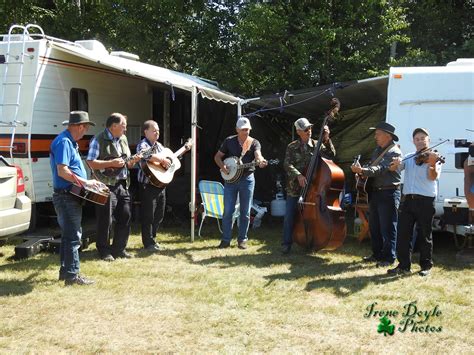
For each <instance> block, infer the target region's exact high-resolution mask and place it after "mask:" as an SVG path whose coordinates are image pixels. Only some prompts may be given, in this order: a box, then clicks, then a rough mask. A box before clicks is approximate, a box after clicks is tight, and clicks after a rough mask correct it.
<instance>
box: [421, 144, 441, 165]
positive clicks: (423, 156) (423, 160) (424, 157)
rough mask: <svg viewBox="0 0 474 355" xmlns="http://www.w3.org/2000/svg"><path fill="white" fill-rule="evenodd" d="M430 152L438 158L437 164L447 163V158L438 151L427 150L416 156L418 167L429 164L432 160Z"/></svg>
mask: <svg viewBox="0 0 474 355" xmlns="http://www.w3.org/2000/svg"><path fill="white" fill-rule="evenodd" d="M430 152H433V153H436V155H437V156H438V157H437V158H436V163H438V162H439V163H441V164H444V163H446V158H445V157H443V156H441V155H439V154H438V151H437V150H436V149H433V150H432V149H430V148H427V149H424V150H422V151H421V152H419V153H417V155H416V156H415V164H416V165H423V164H425V163H428V160H429V158H430Z"/></svg>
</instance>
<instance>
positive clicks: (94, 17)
mask: <svg viewBox="0 0 474 355" xmlns="http://www.w3.org/2000/svg"><path fill="white" fill-rule="evenodd" d="M473 7H474V5H473V3H472V1H469V0H453V1H448V2H446V1H440V0H426V1H420V0H412V1H408V0H393V1H389V0H377V1H372V0H371V1H368V0H365V1H363V0H361V1H346V0H331V1H321V0H319V1H301V0H299V1H297V0H274V1H244V0H228V1H222V0H208V1H198V0H160V1H140V0H130V1H113V0H103V1H98V0H97V1H92V0H89V1H86V0H75V1H64V0H62V1H60V0H36V1H34V0H23V1H5V2H4V3H3V4H2V7H0V11H1V13H0V15H2V16H1V17H0V26H1V28H2V29H3V31H2V32H6V31H7V30H8V28H9V27H10V25H12V24H14V23H18V24H27V23H36V24H38V25H40V26H42V27H43V29H44V30H45V32H46V33H47V34H49V35H52V36H55V37H60V38H65V39H69V40H72V41H73V40H77V39H91V38H93V39H97V40H100V41H101V42H103V43H104V45H105V46H106V47H107V48H108V49H114V50H123V51H129V52H132V53H136V54H138V55H139V56H140V58H141V60H142V61H145V62H149V63H153V64H156V65H160V66H165V67H168V68H170V69H175V70H179V71H184V72H187V73H189V74H194V75H198V76H202V77H206V78H208V79H212V80H216V81H218V82H219V83H220V84H221V86H222V87H223V88H225V89H227V90H229V91H233V92H236V93H239V94H243V95H257V94H261V93H274V92H278V91H283V90H289V89H298V88H303V87H312V86H316V85H322V84H328V83H331V82H335V81H344V80H352V79H361V78H366V77H370V76H377V75H384V74H386V73H387V72H388V69H389V67H390V66H413V65H445V64H446V63H447V62H449V61H452V60H455V59H456V58H458V57H472V56H474V37H473V32H474V31H473V26H474V25H473V23H474V8H473Z"/></svg>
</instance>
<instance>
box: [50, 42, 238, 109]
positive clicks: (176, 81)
mask: <svg viewBox="0 0 474 355" xmlns="http://www.w3.org/2000/svg"><path fill="white" fill-rule="evenodd" d="M49 44H50V46H51V47H52V48H55V49H57V50H60V51H63V52H67V53H69V54H72V55H75V56H78V57H81V58H84V59H87V60H90V61H92V62H94V63H97V64H100V65H102V66H105V67H108V68H112V69H115V70H118V71H120V72H122V73H125V74H128V75H130V76H136V77H140V78H144V79H148V80H151V81H155V82H158V83H162V84H165V85H169V86H170V87H173V88H178V89H182V90H186V91H189V92H191V91H192V89H193V87H196V88H197V91H198V93H200V94H201V96H202V97H204V98H206V99H210V100H216V101H221V102H225V103H229V104H237V103H238V102H239V101H240V98H238V97H236V96H233V95H232V94H230V93H228V92H225V91H222V90H221V89H219V87H217V86H216V85H213V84H211V83H209V82H207V81H205V80H202V79H200V78H198V77H195V76H192V75H188V74H184V73H179V72H177V71H174V70H170V69H166V68H163V67H158V66H154V65H150V64H146V63H142V62H138V61H134V60H130V59H126V58H121V57H117V56H112V55H110V54H109V53H108V52H107V51H105V50H104V51H99V50H98V51H95V50H89V49H85V48H83V47H82V46H80V45H73V44H72V43H58V42H53V41H51V42H49Z"/></svg>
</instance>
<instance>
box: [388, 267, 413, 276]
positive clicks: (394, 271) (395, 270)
mask: <svg viewBox="0 0 474 355" xmlns="http://www.w3.org/2000/svg"><path fill="white" fill-rule="evenodd" d="M409 273H410V270H407V269H404V268H401V267H400V265H398V266H397V267H394V268H393V269H388V270H387V274H389V275H408V274H409Z"/></svg>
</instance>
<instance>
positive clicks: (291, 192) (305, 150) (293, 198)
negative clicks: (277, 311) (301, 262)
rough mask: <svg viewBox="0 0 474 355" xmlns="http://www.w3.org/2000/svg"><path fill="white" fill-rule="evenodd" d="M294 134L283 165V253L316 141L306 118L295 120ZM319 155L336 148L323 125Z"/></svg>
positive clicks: (332, 153)
mask: <svg viewBox="0 0 474 355" xmlns="http://www.w3.org/2000/svg"><path fill="white" fill-rule="evenodd" d="M295 127H296V134H298V136H299V138H298V139H297V140H295V141H293V142H291V143H290V144H288V147H287V148H286V154H285V162H284V164H283V167H284V169H285V171H286V212H285V219H284V222H283V243H282V245H283V249H282V252H283V254H288V253H289V252H290V250H291V244H292V242H293V238H292V235H293V225H294V221H295V212H296V206H297V204H298V199H299V197H300V194H301V189H302V188H303V187H304V186H305V185H306V177H305V175H304V174H305V170H306V168H307V166H308V165H309V163H310V161H311V157H312V156H313V153H314V150H315V148H316V146H317V144H318V141H317V140H315V139H312V138H311V133H312V127H313V125H312V124H311V123H309V121H308V120H307V119H306V118H299V119H297V120H296V122H295ZM323 129H324V132H323V139H322V140H323V142H322V144H321V148H320V151H321V155H322V156H323V157H324V158H327V159H333V158H334V157H335V156H336V150H335V149H334V146H333V144H332V142H331V139H330V138H329V128H328V126H324V128H323Z"/></svg>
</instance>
